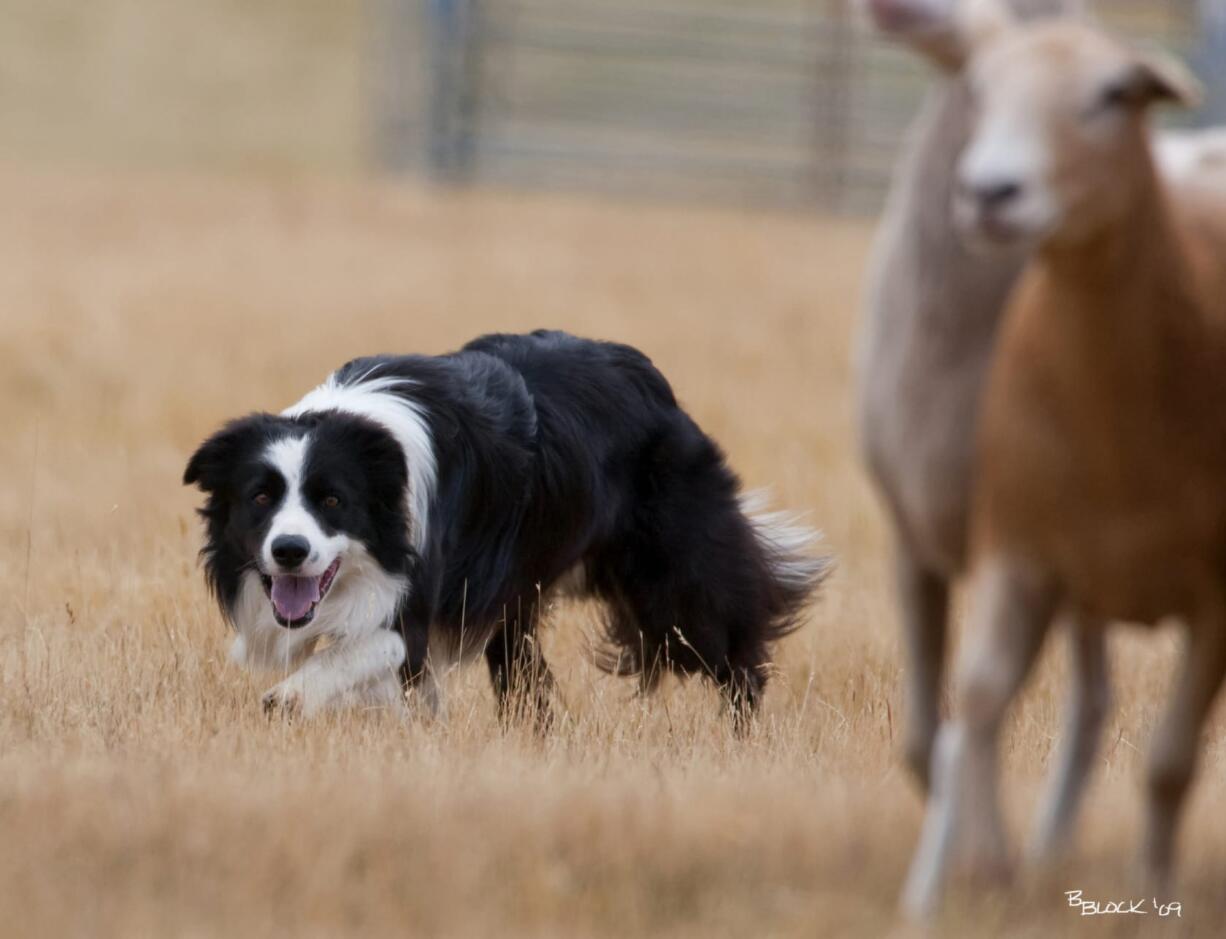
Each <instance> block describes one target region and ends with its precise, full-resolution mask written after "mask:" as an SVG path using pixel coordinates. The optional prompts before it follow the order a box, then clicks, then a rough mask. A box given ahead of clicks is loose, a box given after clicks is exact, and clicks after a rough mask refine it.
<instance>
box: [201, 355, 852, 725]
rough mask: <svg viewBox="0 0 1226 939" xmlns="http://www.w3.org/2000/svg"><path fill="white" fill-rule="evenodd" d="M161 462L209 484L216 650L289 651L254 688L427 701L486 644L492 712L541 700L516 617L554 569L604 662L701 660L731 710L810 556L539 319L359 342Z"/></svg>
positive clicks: (648, 399) (743, 710)
mask: <svg viewBox="0 0 1226 939" xmlns="http://www.w3.org/2000/svg"><path fill="white" fill-rule="evenodd" d="M183 481H184V483H185V484H189V485H190V484H195V485H198V486H199V487H200V488H201V489H202V490H203V491H204V492H205V493H206V494H207V500H206V502H205V506H204V508H203V509H201V510H200V514H201V515H202V517H203V518H204V521H205V526H206V543H205V546H204V548H203V550H202V552H201V556H202V558H203V561H204V568H205V575H206V578H207V580H208V584H209V586H210V588H211V590H212V592H213V595H214V596H215V597H216V599H217V601H218V603H219V605H220V606H221V610H222V612H223V614H224V615H225V617H226V618H227V619H228V620H229V621H230V623H231V624H232V625H233V626H234V628H235V630H236V632H237V637H236V638H235V640H234V644H233V647H232V650H231V656H232V658H233V659H234V660H235V661H237V662H239V663H240V664H242V665H244V666H247V667H250V668H267V669H279V670H282V672H283V673H285V672H288V673H289V674H288V677H287V678H285V679H284V680H283V681H281V682H280V683H279V684H277V685H276V686H274V687H273V688H272V689H271V690H269V691H268V692H267V694H265V695H264V699H263V700H264V705H265V707H266V708H267V709H270V710H276V709H282V710H285V711H288V712H296V711H301V712H303V713H305V714H308V715H309V714H313V713H316V712H318V711H320V710H322V709H325V708H329V707H334V706H338V705H341V704H346V703H350V704H352V703H367V704H381V705H389V706H395V707H402V706H403V705H404V691H405V689H406V688H407V687H411V686H415V685H417V686H420V688H421V690H422V692H423V694H424V695H425V697H426V701H427V703H428V704H429V705H430V707H431V708H432V710H434V711H435V712H436V713H437V712H438V710H439V709H440V708H441V698H440V692H439V687H438V683H437V680H436V679H437V676H438V675H439V673H440V669H442V668H444V667H446V666H447V665H448V664H450V663H452V662H456V661H459V660H461V659H463V658H466V657H470V656H472V655H475V654H484V656H485V659H486V662H487V664H488V667H489V671H490V677H491V679H492V681H493V684H494V688H495V691H496V692H497V695H498V699H499V704H500V708H501V710H502V712H503V714H504V715H505V714H506V713H507V708H508V707H509V706H512V705H513V704H515V703H516V702H525V701H526V702H527V703H526V706H527V707H529V708H531V711H532V713H533V714H534V716H535V717H536V718H537V719H538V720H547V719H548V714H549V700H548V699H549V693H550V688H551V686H552V679H551V677H550V673H549V670H548V667H547V666H546V664H545V662H544V660H543V659H542V658H541V653H540V649H539V646H538V645H537V643H536V642H535V639H534V629H535V627H536V623H537V620H538V617H539V612H540V610H541V607H542V604H543V603H544V602H546V601H547V599H548V597H549V594H550V591H551V590H553V591H555V592H556V591H559V590H562V589H564V588H565V589H569V590H570V591H571V592H572V593H578V594H579V595H582V596H586V597H592V598H595V599H598V600H600V601H603V603H604V605H605V608H606V610H607V644H606V645H605V647H604V648H603V649H602V650H601V652H602V654H601V655H600V656H599V659H600V662H601V664H602V665H603V666H604V667H605V668H606V669H607V670H608V671H611V672H614V673H617V674H623V675H626V674H637V675H638V676H640V682H641V684H642V687H643V688H644V690H649V689H651V688H652V687H654V685H655V683H656V682H657V680H658V678H659V676H660V675H661V674H662V672H664V671H673V672H676V673H679V674H689V673H695V672H698V673H702V674H705V675H707V676H708V677H709V678H711V679H712V680H714V681H715V682H716V683H717V684H718V685H719V687H720V688H721V689H722V690H723V692H724V694H725V695H726V697H727V700H728V701H729V703H730V704H731V705H732V706H733V710H734V714H735V715H736V716H737V719H738V720H737V724H738V727H739V726H742V725H743V722H744V720H745V719H746V718H747V717H748V716H749V714H750V713H751V712H752V710H753V707H754V706H755V704H756V703H757V701H758V699H759V697H760V695H761V692H762V689H763V687H764V685H765V683H766V679H767V674H768V664H769V646H770V644H771V643H772V642H773V641H774V640H776V639H779V638H780V637H782V636H783V635H785V634H786V633H788V632H789V631H790V630H792V629H793V628H794V627H795V626H796V625H797V623H798V619H799V617H800V615H801V613H802V611H803V609H804V607H805V605H806V604H807V602H808V601H809V600H810V598H811V597H812V595H813V594H814V593H815V591H816V590H817V588H818V586H819V584H820V583H821V581H822V580H823V578H824V577H825V574H826V572H827V570H828V568H829V559H828V558H824V557H819V556H814V555H813V554H812V553H811V550H810V549H811V546H812V545H813V543H815V542H816V540H817V536H816V535H815V533H813V532H811V531H809V530H807V529H804V528H800V527H796V526H794V525H792V524H790V523H789V522H788V521H787V520H786V519H785V518H783V517H781V516H780V515H778V514H759V509H760V501H761V500H759V499H756V498H754V497H752V496H749V497H747V496H744V495H740V494H739V488H740V484H739V482H738V480H737V478H736V476H735V475H734V474H733V473H732V471H731V470H730V469H729V468H728V465H727V463H726V462H725V459H724V456H723V454H722V452H721V451H720V449H719V447H718V446H717V445H716V444H715V443H714V442H713V441H712V440H711V438H710V437H708V436H707V435H706V434H704V433H703V432H702V431H701V430H700V429H699V428H698V427H697V425H696V424H695V423H694V421H693V420H691V419H690V417H689V416H688V415H687V414H686V413H685V412H684V411H683V410H682V409H681V408H680V407H679V406H678V404H677V401H676V399H675V398H674V397H673V392H672V389H671V388H670V387H669V384H668V382H667V381H666V380H665V379H664V376H662V375H661V374H660V373H659V372H658V371H657V370H656V368H655V367H654V366H653V365H652V363H651V361H650V360H649V359H648V358H647V357H646V356H644V355H643V354H642V353H640V352H638V351H637V350H635V349H632V348H630V347H629V346H624V345H617V344H613V343H607V342H595V341H590V340H585V339H579V338H576V337H574V336H570V335H568V334H566V333H561V332H548V331H538V332H535V333H532V334H531V335H490V336H484V337H482V338H479V339H477V340H475V341H473V342H471V343H469V344H468V345H467V346H465V347H464V348H463V349H461V350H460V351H459V352H456V353H453V354H450V355H443V356H403V357H391V356H379V357H372V358H363V359H357V360H355V361H352V362H350V363H349V364H347V365H344V366H342V367H341V368H340V369H339V370H338V371H336V372H335V373H333V374H332V375H331V376H330V377H329V378H328V379H327V380H326V381H325V382H324V383H323V384H322V385H320V386H319V387H318V388H316V389H315V390H314V391H312V392H310V393H309V394H308V395H307V396H306V397H305V398H303V399H302V400H301V401H299V402H298V403H297V404H295V405H294V406H293V407H291V408H289V409H287V410H285V411H283V412H282V413H281V414H279V415H274V414H252V415H250V416H248V417H244V418H240V419H239V420H235V421H232V422H231V423H229V424H227V425H226V426H225V427H223V428H222V429H221V430H220V431H218V432H217V433H216V434H215V435H214V436H212V437H210V438H209V439H208V440H206V441H205V442H204V443H203V444H202V445H201V446H200V449H199V450H197V451H196V453H195V455H194V456H192V458H191V460H190V462H189V463H188V465H187V470H186V472H185V473H184V476H183ZM321 640H323V641H322V642H321Z"/></svg>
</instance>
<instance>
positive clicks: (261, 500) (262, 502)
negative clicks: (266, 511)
mask: <svg viewBox="0 0 1226 939" xmlns="http://www.w3.org/2000/svg"><path fill="white" fill-rule="evenodd" d="M251 501H252V502H254V503H255V504H256V505H258V506H260V507H261V508H263V507H264V506H266V505H268V504H269V503H270V502H272V496H270V495H269V494H268V493H266V492H257V493H256V494H255V495H254V496H253V497H252V499H251Z"/></svg>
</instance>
